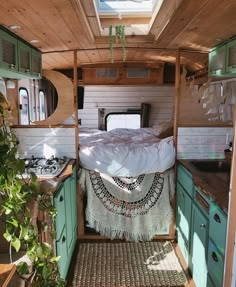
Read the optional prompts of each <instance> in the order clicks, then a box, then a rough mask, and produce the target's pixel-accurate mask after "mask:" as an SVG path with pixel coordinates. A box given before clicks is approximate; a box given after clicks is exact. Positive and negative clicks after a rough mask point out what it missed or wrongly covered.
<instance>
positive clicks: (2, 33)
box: [0, 27, 42, 79]
mask: <svg viewBox="0 0 236 287" xmlns="http://www.w3.org/2000/svg"><path fill="white" fill-rule="evenodd" d="M0 76H2V77H6V78H13V79H23V78H32V79H39V78H41V77H42V59H41V52H40V51H38V50H37V49H35V48H34V47H33V46H30V45H29V44H28V43H26V42H25V41H23V40H21V39H20V38H18V37H16V36H14V35H12V34H11V33H10V32H8V31H7V30H6V29H4V28H2V27H0Z"/></svg>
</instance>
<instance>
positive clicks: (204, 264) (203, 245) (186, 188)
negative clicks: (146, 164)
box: [176, 163, 227, 287]
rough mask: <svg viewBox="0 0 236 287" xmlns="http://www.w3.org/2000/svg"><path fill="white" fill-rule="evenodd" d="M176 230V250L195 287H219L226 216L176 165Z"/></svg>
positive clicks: (222, 273) (221, 280)
mask: <svg viewBox="0 0 236 287" xmlns="http://www.w3.org/2000/svg"><path fill="white" fill-rule="evenodd" d="M176 200H177V204H176V229H177V241H178V245H179V248H180V250H181V252H182V254H183V257H184V258H185V261H186V263H187V265H188V268H189V270H190V273H191V274H192V277H193V279H194V282H195V284H196V286H197V287H222V286H223V277H224V256H225V244H226V229H227V215H226V214H225V213H224V212H223V211H222V210H221V208H220V207H219V206H218V205H217V204H216V203H215V202H214V201H213V200H212V198H211V197H210V196H209V197H208V196H206V195H205V194H203V193H202V192H201V190H199V189H198V188H197V187H196V186H194V183H193V177H192V174H191V173H190V172H189V170H187V169H186V168H185V167H184V166H183V165H182V164H180V163H178V174H177V194H176Z"/></svg>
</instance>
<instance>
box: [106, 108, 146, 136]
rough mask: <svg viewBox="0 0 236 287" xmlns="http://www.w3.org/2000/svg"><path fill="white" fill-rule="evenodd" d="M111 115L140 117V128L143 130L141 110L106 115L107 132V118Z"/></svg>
mask: <svg viewBox="0 0 236 287" xmlns="http://www.w3.org/2000/svg"><path fill="white" fill-rule="evenodd" d="M110 115H139V116H140V122H139V128H141V112H140V110H134V111H127V112H109V113H108V114H106V116H105V119H104V121H105V130H106V131H107V118H108V117H109V116H110ZM130 129H132V128H130ZM134 129H135V128H134Z"/></svg>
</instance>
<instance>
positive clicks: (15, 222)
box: [7, 217, 18, 227]
mask: <svg viewBox="0 0 236 287" xmlns="http://www.w3.org/2000/svg"><path fill="white" fill-rule="evenodd" d="M7 222H8V223H10V224H11V225H13V226H15V227H18V221H17V220H16V219H15V218H13V217H11V218H10V219H8V220H7Z"/></svg>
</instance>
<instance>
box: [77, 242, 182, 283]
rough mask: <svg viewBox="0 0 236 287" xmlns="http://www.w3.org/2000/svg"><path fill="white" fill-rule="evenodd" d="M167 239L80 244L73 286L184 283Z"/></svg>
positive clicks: (176, 259) (179, 267)
mask: <svg viewBox="0 0 236 287" xmlns="http://www.w3.org/2000/svg"><path fill="white" fill-rule="evenodd" d="M186 283H187V279H186V276H185V274H184V272H183V270H182V268H181V266H180V264H179V261H178V258H177V257H176V255H175V252H174V249H173V247H172V244H171V243H170V242H167V241H166V242H139V243H137V242H128V243H81V244H79V250H78V255H77V259H76V266H75V270H74V277H73V283H72V286H73V287H95V286H96V287H149V286H156V287H159V286H163V287H164V286H165V287H166V286H175V287H177V286H184V285H185V284H186Z"/></svg>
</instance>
